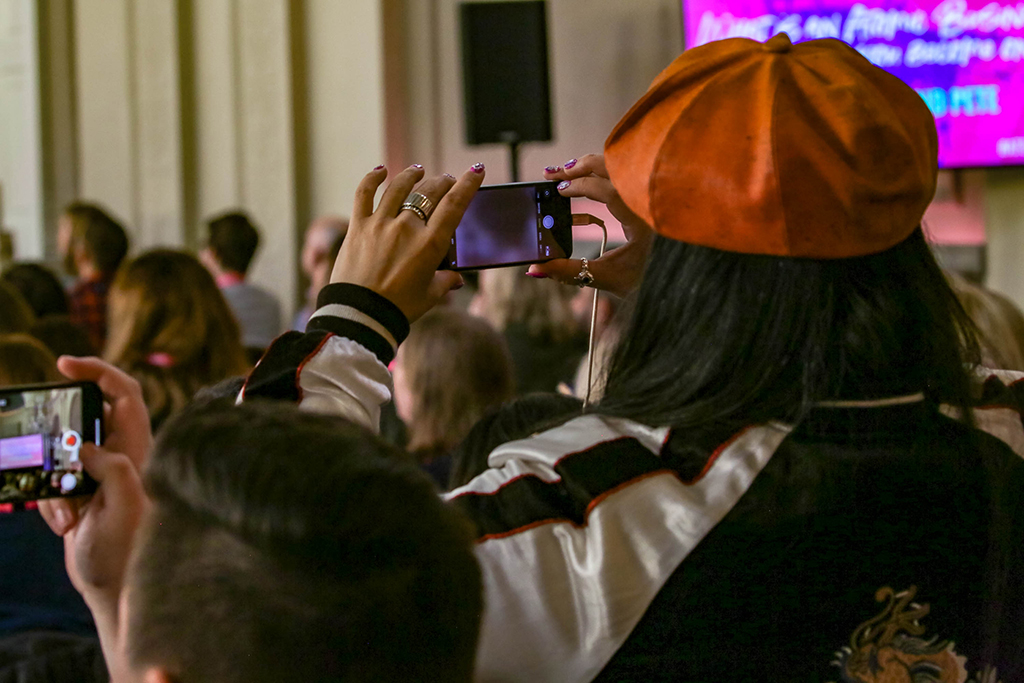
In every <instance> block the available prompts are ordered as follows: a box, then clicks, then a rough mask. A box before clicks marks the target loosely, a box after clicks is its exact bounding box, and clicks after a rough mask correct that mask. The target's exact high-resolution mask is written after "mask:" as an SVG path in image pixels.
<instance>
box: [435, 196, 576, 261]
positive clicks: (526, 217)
mask: <svg viewBox="0 0 1024 683" xmlns="http://www.w3.org/2000/svg"><path fill="white" fill-rule="evenodd" d="M571 255H572V209H571V208H570V200H569V198H568V197H563V196H562V195H561V194H559V192H558V186H557V183H555V182H552V181H540V182H530V183H507V184H503V185H485V186H483V187H481V188H480V189H479V190H478V191H477V193H476V196H474V197H473V200H472V201H471V202H470V204H469V208H468V209H466V213H465V215H464V216H463V217H462V221H461V222H460V223H459V226H458V227H457V228H456V229H455V234H454V236H453V237H452V239H451V246H450V247H449V249H448V255H447V256H446V258H445V261H444V263H442V264H441V268H442V269H448V270H479V269H482V268H497V267H501V266H514V265H521V264H528V263H543V262H545V261H550V260H553V259H561V258H567V257H569V256H571Z"/></svg>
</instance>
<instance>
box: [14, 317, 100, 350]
mask: <svg viewBox="0 0 1024 683" xmlns="http://www.w3.org/2000/svg"><path fill="white" fill-rule="evenodd" d="M28 333H29V334H31V335H32V336H33V337H35V338H36V339H38V340H39V341H41V342H43V344H45V345H46V348H48V349H50V351H52V352H53V355H54V356H57V357H58V358H60V357H61V356H95V355H96V354H97V353H99V350H98V349H96V348H95V347H94V346H93V345H92V342H91V341H89V335H88V334H87V333H86V331H85V330H83V329H82V328H81V327H79V326H78V325H75V324H74V323H73V322H71V318H69V317H68V316H66V315H48V316H46V317H45V318H39V319H38V320H36V322H35V324H34V325H32V327H31V328H29V331H28Z"/></svg>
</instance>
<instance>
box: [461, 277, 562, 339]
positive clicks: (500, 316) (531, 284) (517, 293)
mask: <svg viewBox="0 0 1024 683" xmlns="http://www.w3.org/2000/svg"><path fill="white" fill-rule="evenodd" d="M575 293H576V291H575V290H574V289H573V288H571V287H566V286H565V285H562V284H559V283H558V282H555V281H554V280H542V279H537V278H532V277H527V276H525V275H524V274H523V270H522V268H495V269H492V270H484V271H481V272H480V288H479V291H478V292H477V294H476V296H475V297H474V298H473V301H472V303H471V304H470V308H469V310H470V312H471V313H472V314H473V315H478V316H480V317H482V318H484V319H486V320H487V321H489V322H490V323H491V324H492V325H494V327H495V328H497V329H498V330H500V331H502V332H504V331H506V330H507V329H508V327H509V326H510V325H512V324H514V323H515V324H519V325H521V326H523V327H524V328H525V329H526V331H527V333H528V334H529V335H530V336H531V337H534V338H537V339H544V340H548V341H552V342H561V341H565V340H566V339H569V338H571V337H573V336H574V335H576V334H577V333H578V332H579V329H580V328H579V325H578V322H577V320H576V317H575V315H574V313H573V306H572V300H573V296H575Z"/></svg>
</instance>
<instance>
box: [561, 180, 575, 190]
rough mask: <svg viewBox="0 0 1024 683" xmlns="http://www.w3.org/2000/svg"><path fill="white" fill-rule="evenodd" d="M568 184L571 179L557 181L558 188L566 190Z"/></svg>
mask: <svg viewBox="0 0 1024 683" xmlns="http://www.w3.org/2000/svg"><path fill="white" fill-rule="evenodd" d="M570 185H572V181H571V180H563V181H562V182H560V183H558V189H559V190H567V189H569V186H570Z"/></svg>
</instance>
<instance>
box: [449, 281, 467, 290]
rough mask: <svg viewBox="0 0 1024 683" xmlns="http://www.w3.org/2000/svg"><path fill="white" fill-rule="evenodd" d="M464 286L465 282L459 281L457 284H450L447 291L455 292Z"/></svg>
mask: <svg viewBox="0 0 1024 683" xmlns="http://www.w3.org/2000/svg"><path fill="white" fill-rule="evenodd" d="M465 286H466V283H465V282H459V283H458V284H455V285H452V288H451V289H449V290H448V291H449V292H457V291H458V290H460V289H462V288H463V287H465Z"/></svg>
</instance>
